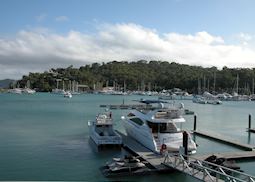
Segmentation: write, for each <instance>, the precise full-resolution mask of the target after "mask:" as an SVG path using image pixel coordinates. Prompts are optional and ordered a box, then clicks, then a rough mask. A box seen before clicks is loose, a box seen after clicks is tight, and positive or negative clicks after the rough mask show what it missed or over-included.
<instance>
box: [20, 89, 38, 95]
mask: <svg viewBox="0 0 255 182" xmlns="http://www.w3.org/2000/svg"><path fill="white" fill-rule="evenodd" d="M22 92H23V93H25V94H34V93H35V92H36V91H35V90H33V89H30V88H24V89H23V90H22Z"/></svg>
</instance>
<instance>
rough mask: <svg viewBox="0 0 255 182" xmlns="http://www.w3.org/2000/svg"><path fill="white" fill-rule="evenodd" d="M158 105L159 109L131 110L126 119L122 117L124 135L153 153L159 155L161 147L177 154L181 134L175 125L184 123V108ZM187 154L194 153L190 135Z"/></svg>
mask: <svg viewBox="0 0 255 182" xmlns="http://www.w3.org/2000/svg"><path fill="white" fill-rule="evenodd" d="M144 103H146V102H144ZM152 103H156V102H154V101H153V102H152ZM147 104H148V103H147ZM158 104H159V105H160V107H157V108H154V109H148V110H146V109H145V110H132V111H131V112H130V113H129V114H128V115H127V116H126V117H122V119H123V125H124V128H125V130H126V133H127V135H128V136H130V137H132V138H134V139H135V140H137V141H138V142H139V143H141V144H142V145H144V146H145V147H147V148H148V149H150V150H152V151H153V152H156V153H159V152H160V150H161V149H162V147H163V146H164V147H165V146H166V149H167V150H168V151H169V152H178V151H179V149H180V146H182V144H183V133H182V131H181V129H180V128H178V127H177V125H176V124H177V123H183V122H185V119H184V118H183V117H182V114H183V112H184V106H183V104H180V107H175V106H173V105H172V106H170V107H164V105H163V104H162V103H160V102H158ZM188 152H189V153H195V152H196V144H195V142H194V141H193V140H192V139H191V137H190V135H189V139H188Z"/></svg>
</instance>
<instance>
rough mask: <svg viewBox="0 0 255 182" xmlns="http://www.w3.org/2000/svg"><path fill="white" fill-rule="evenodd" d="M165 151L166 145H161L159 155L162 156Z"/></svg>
mask: <svg viewBox="0 0 255 182" xmlns="http://www.w3.org/2000/svg"><path fill="white" fill-rule="evenodd" d="M166 149H167V146H166V144H162V145H161V148H160V153H161V154H163V153H164V152H165V151H166Z"/></svg>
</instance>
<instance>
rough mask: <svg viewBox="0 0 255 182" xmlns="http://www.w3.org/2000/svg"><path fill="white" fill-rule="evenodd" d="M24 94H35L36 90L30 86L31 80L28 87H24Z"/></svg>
mask: <svg viewBox="0 0 255 182" xmlns="http://www.w3.org/2000/svg"><path fill="white" fill-rule="evenodd" d="M22 92H23V93H24V94H34V93H35V92H36V91H35V90H33V89H31V88H30V81H29V80H28V81H27V84H26V87H25V88H24V89H22Z"/></svg>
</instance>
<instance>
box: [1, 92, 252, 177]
mask: <svg viewBox="0 0 255 182" xmlns="http://www.w3.org/2000/svg"><path fill="white" fill-rule="evenodd" d="M0 97H1V101H2V103H3V105H2V106H0V107H1V116H2V119H1V122H0V124H1V127H0V131H1V132H0V135H1V137H0V140H1V143H2V144H3V145H2V146H5V147H1V156H0V161H1V164H4V165H2V168H1V171H2V172H3V173H2V174H1V179H5V180H8V179H9V180H14V179H15V178H14V177H13V176H16V179H23V180H29V179H30V180H32V179H37V180H38V179H40V180H46V179H52V180H86V181H94V179H98V180H100V181H105V180H108V179H107V178H106V177H105V176H103V174H102V173H101V171H100V170H99V168H100V167H101V166H102V165H104V164H105V163H106V162H107V161H110V160H111V159H112V158H113V157H118V158H121V156H124V155H125V152H124V151H123V150H121V151H120V150H115V149H113V150H109V149H106V150H103V151H98V152H96V151H94V149H93V148H92V146H91V144H90V142H89V138H90V137H89V127H88V125H87V121H88V120H94V119H95V116H96V115H97V114H98V111H99V105H102V104H103V103H112V104H113V105H114V104H118V103H121V102H122V100H123V96H113V95H93V94H80V95H77V96H74V97H73V98H72V99H65V98H63V96H61V95H54V94H46V93H35V94H34V95H33V96H32V97H31V96H29V95H15V94H14V95H9V94H1V95H0ZM124 98H125V102H126V104H132V103H133V100H139V99H140V98H141V96H125V97H124ZM147 98H149V99H152V98H153V97H147ZM7 102H8V103H9V104H6V103H7ZM182 102H183V103H184V106H185V108H190V109H192V110H194V111H195V113H196V115H198V116H199V125H198V128H199V131H200V130H201V131H205V129H207V128H208V127H210V131H211V132H212V133H219V134H221V135H223V134H224V135H225V136H229V137H230V138H232V139H235V136H237V137H236V138H237V139H238V140H239V142H240V143H243V144H249V145H252V146H253V145H254V139H255V137H254V134H252V133H251V134H250V139H249V140H248V141H249V143H247V139H248V133H247V132H245V124H244V122H240V121H241V120H242V118H243V120H246V121H247V113H251V114H255V113H254V112H253V110H252V108H253V104H254V103H253V102H246V103H244V102H227V103H224V104H223V105H220V106H213V105H198V104H193V103H192V102H191V101H188V100H187V101H186V100H185V101H182ZM27 105H30V106H31V109H30V110H26V109H25V108H26V106H27ZM3 106H5V107H3ZM229 108H230V109H231V112H230V111H229ZM240 108H241V109H240ZM53 111H54V112H53ZM12 112H15V113H17V114H18V115H19V116H20V117H19V118H15V117H13V115H12ZM208 112H210V113H212V114H213V113H217V115H215V117H214V118H213V119H212V118H211V117H209V115H208V114H207V113H208ZM228 112H229V113H231V115H230V114H228V118H229V119H226V118H225V114H226V113H228ZM112 113H113V116H114V121H115V122H114V123H115V124H114V128H115V129H117V130H118V131H120V132H121V133H123V134H125V131H124V128H123V126H122V124H123V123H122V120H121V119H120V118H121V116H123V115H126V114H128V110H121V109H120V110H112ZM38 116H40V117H38ZM185 119H186V120H187V122H185V123H183V126H182V129H184V130H189V129H192V128H193V124H194V123H193V116H189V115H185ZM7 120H8V122H7ZM230 120H231V122H229V121H230ZM223 123H224V128H223V127H222V125H223ZM245 123H247V122H245ZM233 126H238V128H237V127H233ZM240 128H241V129H240ZM242 128H243V129H242ZM25 131H26V132H25ZM28 131H29V132H28ZM224 132H225V133H224ZM231 134H233V135H231ZM124 140H125V138H123V142H124V143H125V141H124ZM92 143H94V142H92ZM196 143H197V144H198V148H197V154H196V155H195V156H194V157H196V158H198V157H199V156H201V158H202V156H204V157H208V156H209V155H212V154H217V155H219V156H220V154H222V155H223V154H225V157H228V156H227V154H229V158H230V157H235V158H236V159H237V158H238V157H237V156H238V155H240V156H242V158H240V161H241V169H244V171H245V173H247V174H251V175H255V174H254V171H253V170H252V166H253V165H254V161H253V160H254V157H253V153H248V151H240V150H239V148H238V147H233V146H231V145H226V144H223V143H221V142H216V140H209V138H204V137H200V136H199V135H196ZM130 146H131V145H130ZM130 146H129V147H130ZM126 148H127V147H126ZM130 148H131V147H130ZM14 151H20V152H18V153H17V152H14ZM130 151H131V150H130ZM134 151H136V152H139V150H137V148H135V149H134ZM123 152H124V153H123ZM147 152H148V153H147ZM239 152H240V154H239ZM246 152H247V153H246ZM249 152H250V151H249ZM251 152H252V151H251ZM14 153H15V155H16V156H17V157H15V158H14V157H13V154H14ZM230 154H232V156H231V155H230ZM237 154H238V155H237ZM139 155H141V156H142V155H144V156H145V157H144V158H146V159H147V160H148V161H150V162H151V163H152V164H153V165H154V166H156V167H157V168H156V167H155V168H154V169H150V170H149V171H147V172H145V173H139V174H140V175H139V174H134V175H136V176H135V177H133V176H132V175H131V176H130V175H123V177H122V176H116V177H115V178H114V179H115V180H135V181H143V180H147V181H150V182H152V181H155V180H170V181H176V180H182V181H192V180H193V178H192V177H188V176H189V175H187V174H182V173H176V172H173V171H175V170H173V169H171V168H170V167H168V168H166V166H164V165H161V162H162V161H164V158H162V157H160V156H159V155H149V151H148V150H145V149H144V148H141V149H140V152H139ZM244 156H246V157H244ZM198 159H199V158H198ZM243 159H245V160H244V161H242V160H243ZM237 160H239V159H237ZM246 160H249V162H247V161H246ZM180 162H181V161H180ZM23 165H24V166H26V168H25V167H24V166H23ZM70 165H71V166H72V169H70V167H68V166H70ZM0 167H1V165H0ZM42 169H43V170H45V173H44V175H43V176H42V175H41V174H40V173H39V171H41V170H42ZM158 170H160V171H161V172H163V174H159V173H161V172H159V171H158ZM165 170H166V171H165ZM17 171H21V173H22V174H24V175H26V177H23V178H22V175H21V173H18V172H17ZM164 171H165V172H164ZM158 172H159V173H158ZM53 173H54V174H55V175H54V176H53V175H52V176H51V174H53ZM144 174H148V175H150V177H148V176H147V175H144ZM137 175H138V176H137ZM195 181H196V180H195Z"/></svg>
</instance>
